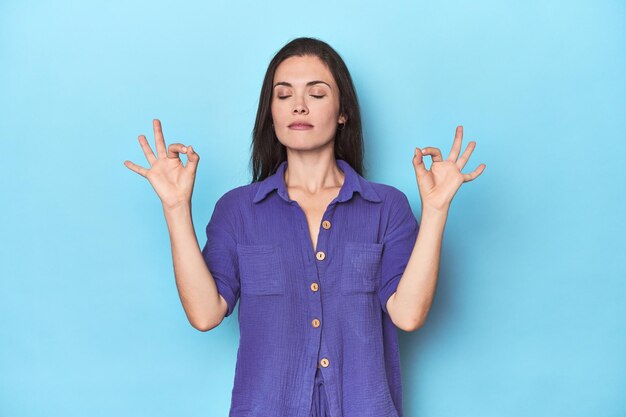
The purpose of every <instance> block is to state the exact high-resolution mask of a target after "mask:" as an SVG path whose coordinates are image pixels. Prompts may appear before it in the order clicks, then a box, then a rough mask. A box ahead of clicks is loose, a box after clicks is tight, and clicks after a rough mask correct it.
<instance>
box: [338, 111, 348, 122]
mask: <svg viewBox="0 0 626 417" xmlns="http://www.w3.org/2000/svg"><path fill="white" fill-rule="evenodd" d="M346 121H348V117H347V116H346V115H345V114H343V113H341V115H340V116H339V120H338V121H337V123H339V124H344V123H345V122H346Z"/></svg>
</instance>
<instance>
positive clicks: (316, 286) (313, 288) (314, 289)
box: [311, 282, 320, 291]
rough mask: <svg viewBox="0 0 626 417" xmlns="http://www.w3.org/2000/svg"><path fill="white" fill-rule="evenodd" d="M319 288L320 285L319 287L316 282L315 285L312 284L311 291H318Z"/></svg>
mask: <svg viewBox="0 0 626 417" xmlns="http://www.w3.org/2000/svg"><path fill="white" fill-rule="evenodd" d="M319 287H320V286H319V285H317V282H314V283H312V284H311V291H317V289H318V288H319Z"/></svg>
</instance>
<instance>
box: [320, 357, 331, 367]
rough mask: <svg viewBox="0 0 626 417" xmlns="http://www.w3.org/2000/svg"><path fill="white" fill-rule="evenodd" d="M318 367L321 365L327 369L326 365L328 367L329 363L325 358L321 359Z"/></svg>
mask: <svg viewBox="0 0 626 417" xmlns="http://www.w3.org/2000/svg"><path fill="white" fill-rule="evenodd" d="M320 365H322V366H323V367H324V368H328V365H330V361H329V360H328V359H326V358H322V360H321V361H320Z"/></svg>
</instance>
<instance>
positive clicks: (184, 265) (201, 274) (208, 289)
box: [163, 205, 223, 330]
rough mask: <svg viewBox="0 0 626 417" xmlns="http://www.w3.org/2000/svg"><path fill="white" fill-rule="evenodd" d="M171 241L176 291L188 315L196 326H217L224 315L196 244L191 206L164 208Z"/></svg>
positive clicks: (202, 328) (197, 327) (214, 286)
mask: <svg viewBox="0 0 626 417" xmlns="http://www.w3.org/2000/svg"><path fill="white" fill-rule="evenodd" d="M163 211H164V214H165V219H166V222H167V228H168V230H169V234H170V242H171V244H172V260H173V263H174V275H175V277H176V287H177V288H178V295H179V297H180V300H181V302H182V304H183V308H184V309H185V314H186V315H187V319H188V320H189V322H190V323H191V325H192V326H193V327H195V328H196V329H198V330H209V329H211V328H213V327H215V326H217V325H218V324H219V323H220V322H221V320H222V319H223V316H221V312H220V310H221V309H220V297H219V293H218V291H217V287H216V285H215V280H214V279H213V276H212V275H211V272H210V271H209V269H208V267H207V265H206V262H205V261H204V257H203V256H202V251H201V249H200V246H199V244H198V240H197V237H196V233H195V230H194V228H193V220H192V217H191V206H189V205H185V206H181V207H178V208H176V209H165V208H164V209H163Z"/></svg>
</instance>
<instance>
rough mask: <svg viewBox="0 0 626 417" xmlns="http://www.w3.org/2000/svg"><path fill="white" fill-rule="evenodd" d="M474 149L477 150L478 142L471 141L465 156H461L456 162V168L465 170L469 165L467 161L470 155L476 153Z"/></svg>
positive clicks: (464, 153)
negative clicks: (466, 165)
mask: <svg viewBox="0 0 626 417" xmlns="http://www.w3.org/2000/svg"><path fill="white" fill-rule="evenodd" d="M474 149H476V142H474V141H471V142H470V143H468V144H467V148H465V152H463V155H461V157H460V158H459V159H458V160H457V161H456V166H458V167H459V169H463V167H464V166H465V164H467V160H468V159H469V157H470V155H472V152H474Z"/></svg>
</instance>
